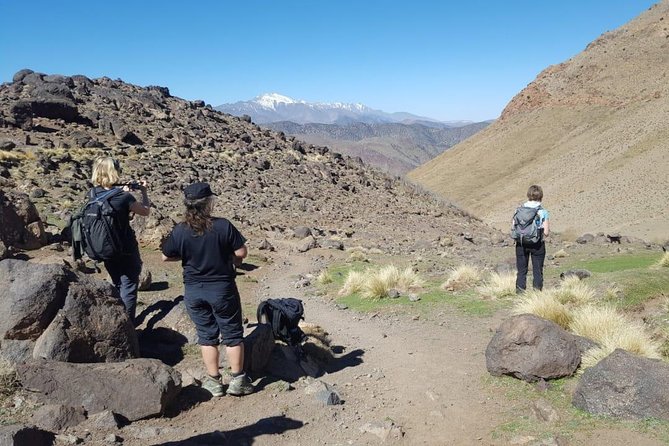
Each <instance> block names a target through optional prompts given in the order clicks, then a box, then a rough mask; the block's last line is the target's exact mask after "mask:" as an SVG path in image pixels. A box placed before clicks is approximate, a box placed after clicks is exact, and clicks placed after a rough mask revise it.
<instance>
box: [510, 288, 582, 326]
mask: <svg viewBox="0 0 669 446" xmlns="http://www.w3.org/2000/svg"><path fill="white" fill-rule="evenodd" d="M513 312H514V313H515V314H525V313H530V314H534V315H537V316H539V317H541V318H544V319H547V320H549V321H553V322H555V323H556V324H558V325H559V326H560V327H562V328H565V329H566V328H568V327H569V325H570V323H571V320H572V314H571V310H570V309H569V308H568V307H567V306H566V305H565V304H563V303H562V302H560V300H559V299H558V298H557V297H556V295H555V294H554V293H552V292H542V291H531V292H528V293H525V294H524V295H523V296H522V297H521V298H520V301H518V303H517V304H516V306H515V307H514V308H513Z"/></svg>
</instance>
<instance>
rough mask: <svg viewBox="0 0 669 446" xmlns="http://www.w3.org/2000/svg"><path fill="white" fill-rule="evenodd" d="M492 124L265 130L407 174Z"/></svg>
mask: <svg viewBox="0 0 669 446" xmlns="http://www.w3.org/2000/svg"><path fill="white" fill-rule="evenodd" d="M489 124H490V122H478V123H474V124H468V125H464V126H461V127H444V126H437V125H431V126H430V125H424V124H422V123H420V124H419V123H413V124H401V123H373V124H368V123H364V122H353V123H350V124H346V125H341V124H296V123H294V122H287V121H283V122H273V123H271V124H264V125H263V127H268V128H271V129H273V130H279V131H282V132H284V133H286V134H288V135H293V136H296V137H298V138H299V139H301V140H304V141H306V142H309V143H311V144H315V145H325V146H328V147H331V148H333V149H334V150H336V151H337V152H341V153H345V154H347V155H350V156H359V157H360V158H361V159H362V160H363V161H365V162H366V163H368V164H371V165H374V166H376V167H379V168H381V169H383V170H386V171H388V172H392V173H395V174H404V173H406V172H408V171H409V170H411V169H413V168H415V167H417V166H419V165H421V164H423V163H425V162H427V161H429V160H431V159H432V158H434V157H435V156H437V155H439V154H441V153H442V152H443V151H445V150H447V149H449V148H450V147H452V146H454V145H455V144H457V143H459V142H460V141H463V140H465V139H466V138H468V137H470V136H471V135H473V134H475V133H476V132H478V131H479V130H481V129H483V128H485V127H487V126H488V125H489Z"/></svg>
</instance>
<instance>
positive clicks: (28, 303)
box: [0, 259, 67, 340]
mask: <svg viewBox="0 0 669 446" xmlns="http://www.w3.org/2000/svg"><path fill="white" fill-rule="evenodd" d="M66 293H67V273H66V270H65V268H64V267H62V266H59V265H40V264H35V263H30V262H26V261H23V260H13V259H6V260H3V261H1V262H0V314H2V318H0V339H30V340H36V339H37V338H38V337H39V336H40V335H41V334H42V332H43V331H44V330H45V329H46V327H47V326H48V325H49V323H51V321H52V320H53V318H54V316H55V315H56V313H57V312H58V309H59V308H60V307H62V306H63V303H64V302H65V296H66Z"/></svg>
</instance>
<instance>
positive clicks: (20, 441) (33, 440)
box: [0, 424, 55, 446]
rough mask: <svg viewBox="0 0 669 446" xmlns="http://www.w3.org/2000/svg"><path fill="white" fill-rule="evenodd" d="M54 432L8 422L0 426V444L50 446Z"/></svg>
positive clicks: (0, 445) (6, 445) (10, 445)
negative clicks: (8, 423) (6, 424)
mask: <svg viewBox="0 0 669 446" xmlns="http://www.w3.org/2000/svg"><path fill="white" fill-rule="evenodd" d="M54 438H55V436H54V434H52V433H51V432H46V431H43V430H41V429H38V428H36V427H34V426H24V425H21V424H10V425H8V426H0V446H51V445H53V444H54Z"/></svg>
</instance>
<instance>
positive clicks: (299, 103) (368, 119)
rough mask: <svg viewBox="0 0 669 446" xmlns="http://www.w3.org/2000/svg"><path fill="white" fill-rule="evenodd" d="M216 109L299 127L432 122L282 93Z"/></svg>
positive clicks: (349, 104) (362, 105)
mask: <svg viewBox="0 0 669 446" xmlns="http://www.w3.org/2000/svg"><path fill="white" fill-rule="evenodd" d="M216 109H217V110H220V111H223V112H225V113H230V114H232V115H236V116H242V115H249V116H251V118H252V119H253V121H254V122H256V123H267V122H277V121H292V122H295V123H298V124H306V123H311V122H316V123H323V124H332V123H345V122H365V123H375V122H401V121H403V120H407V119H408V120H426V121H432V120H431V119H429V118H422V117H420V116H415V115H411V114H409V113H386V112H383V111H381V110H375V109H372V108H370V107H368V106H366V105H365V104H362V103H346V102H331V103H327V102H307V101H303V100H300V99H293V98H291V97H288V96H284V95H282V94H279V93H265V94H262V95H260V96H257V97H255V98H254V99H253V100H251V101H239V102H235V103H234V104H222V105H219V106H218V107H216Z"/></svg>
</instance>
